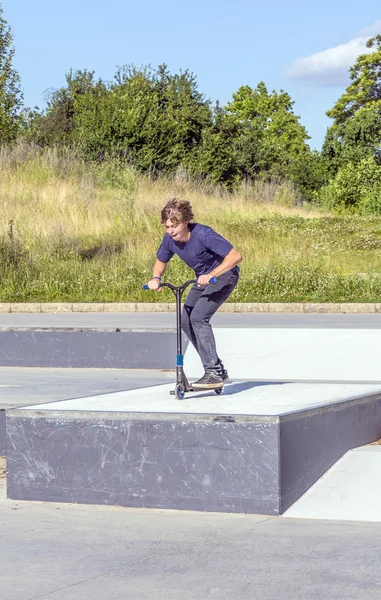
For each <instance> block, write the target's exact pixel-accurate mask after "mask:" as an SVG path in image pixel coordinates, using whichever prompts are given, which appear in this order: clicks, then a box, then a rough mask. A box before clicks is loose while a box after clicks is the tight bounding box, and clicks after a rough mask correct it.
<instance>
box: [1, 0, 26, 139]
mask: <svg viewBox="0 0 381 600" xmlns="http://www.w3.org/2000/svg"><path fill="white" fill-rule="evenodd" d="M2 15H3V9H2V7H1V5H0V142H1V143H8V142H11V141H13V140H14V139H15V138H16V136H17V132H18V127H19V122H20V111H21V107H22V102H23V96H22V93H21V90H20V78H19V75H18V74H17V72H16V71H15V69H14V68H13V66H12V60H13V56H14V53H15V49H14V47H13V45H12V42H13V35H12V32H11V29H10V27H9V25H8V24H7V22H6V21H5V20H4V19H3V16H2Z"/></svg>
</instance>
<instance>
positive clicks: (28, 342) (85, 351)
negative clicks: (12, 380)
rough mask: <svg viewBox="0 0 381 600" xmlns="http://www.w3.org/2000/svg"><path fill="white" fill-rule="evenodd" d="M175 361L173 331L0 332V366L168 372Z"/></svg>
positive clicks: (56, 330)
mask: <svg viewBox="0 0 381 600" xmlns="http://www.w3.org/2000/svg"><path fill="white" fill-rule="evenodd" d="M186 345H187V340H186V339H185V338H184V349H185V348H186ZM175 360H176V333H175V332H174V331H167V330H159V331H151V330H150V331H149V330H143V331H120V330H117V331H115V330H114V331H100V330H97V331H91V330H80V329H77V330H67V331H63V330H58V329H53V330H48V331H47V330H37V329H34V330H20V329H16V330H12V331H4V330H3V331H0V366H5V367H7V366H12V367H74V368H75V367H83V368H86V367H87V368H98V369H102V368H111V369H115V368H120V369H134V368H135V369H136V368H137V369H143V368H146V369H169V368H171V367H172V366H173V365H174V364H175Z"/></svg>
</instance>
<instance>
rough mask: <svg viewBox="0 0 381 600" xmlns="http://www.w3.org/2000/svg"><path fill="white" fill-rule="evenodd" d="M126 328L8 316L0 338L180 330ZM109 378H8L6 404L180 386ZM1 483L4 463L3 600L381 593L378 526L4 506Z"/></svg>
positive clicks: (321, 319)
mask: <svg viewBox="0 0 381 600" xmlns="http://www.w3.org/2000/svg"><path fill="white" fill-rule="evenodd" d="M46 317H47V318H46ZM105 317H106V318H105ZM122 317H123V320H121V316H120V315H113V314H110V315H97V314H96V315H94V314H93V315H85V314H81V315H16V314H14V315H12V314H10V315H6V314H3V315H0V327H2V328H4V327H33V326H39V327H61V326H64V327H87V326H88V327H94V326H95V327H120V326H124V327H147V326H148V327H158V326H161V327H170V326H172V324H173V320H174V315H173V314H162V315H155V314H150V315H147V314H145V315H139V316H138V315H136V313H135V314H134V315H130V316H128V315H127V316H126V315H123V316H122ZM130 317H131V318H130ZM137 317H138V319H141V321H139V320H137ZM215 325H218V326H219V327H232V326H234V327H248V326H250V327H309V328H311V327H319V328H320V327H324V328H330V327H335V328H362V329H365V328H380V327H381V315H236V314H234V315H230V314H223V315H222V314H221V315H216V317H215ZM101 371H102V370H98V369H91V370H83V369H16V368H12V369H9V368H1V369H0V393H1V396H0V397H1V399H2V402H3V405H4V404H5V403H6V404H7V406H9V405H13V406H17V405H20V404H24V405H25V404H26V402H25V400H26V398H28V404H32V403H37V402H39V401H48V400H60V399H65V398H73V397H78V396H84V395H90V394H97V393H105V392H110V391H118V390H121V389H131V388H132V387H143V386H145V385H155V384H157V383H164V381H168V380H170V381H171V380H173V375H174V374H173V373H155V375H154V376H153V378H152V379H147V376H148V373H147V372H145V371H141V372H136V371H133V372H131V371H130V372H126V371H124V370H104V372H101ZM5 483H6V479H5V462H4V459H0V536H1V537H0V540H1V542H0V598H1V599H4V600H40V599H44V600H45V599H46V600H92V599H95V600H129V599H131V600H148V599H149V600H160V599H163V600H164V599H165V600H179V599H181V600H205V599H207V598H216V599H217V600H245V599H250V600H252V599H253V598H255V599H256V598H257V599H258V600H275V599H276V600H277V599H278V598H281V599H282V600H304V599H306V600H341V599H342V600H344V599H345V600H352V599H353V600H369V598H375V597H376V596H378V594H379V593H380V589H381V571H380V568H379V553H380V550H381V523H356V522H340V521H313V520H302V519H282V518H277V517H267V516H256V515H236V514H221V513H219V514H217V513H198V512H186V511H184V512H179V511H162V510H145V509H129V508H122V507H112V506H110V507H106V506H87V505H70V504H55V503H46V504H45V503H37V502H16V501H12V500H7V499H6V492H5Z"/></svg>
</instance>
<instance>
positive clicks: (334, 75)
mask: <svg viewBox="0 0 381 600" xmlns="http://www.w3.org/2000/svg"><path fill="white" fill-rule="evenodd" d="M379 32H381V21H377V22H376V23H374V25H372V26H371V27H368V28H366V29H363V30H362V31H361V32H360V34H359V36H358V37H355V38H353V39H352V40H350V41H349V42H347V43H346V44H340V45H339V46H335V47H333V48H328V49H327V50H323V51H322V52H316V53H315V54H311V55H310V56H305V57H300V58H297V59H296V60H295V61H294V62H293V64H292V65H291V66H290V67H289V68H288V69H286V70H285V76H286V77H287V78H288V79H294V80H299V81H303V82H306V83H310V84H314V85H316V86H342V85H347V84H348V82H349V72H348V70H349V67H351V66H352V65H354V63H355V62H356V59H357V57H358V56H359V55H360V54H365V53H367V52H370V51H371V50H370V49H369V48H367V47H366V42H367V41H368V39H369V38H370V37H372V35H375V34H376V33H379Z"/></svg>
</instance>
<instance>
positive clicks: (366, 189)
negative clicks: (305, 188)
mask: <svg viewBox="0 0 381 600" xmlns="http://www.w3.org/2000/svg"><path fill="white" fill-rule="evenodd" d="M380 190H381V165H379V164H378V163H377V162H376V161H375V160H374V158H364V159H363V160H361V161H360V162H359V163H357V164H354V163H349V164H347V165H346V166H345V167H342V168H341V169H339V171H338V172H337V175H336V177H335V178H334V179H331V181H330V182H329V183H328V185H326V186H324V187H323V188H322V189H321V190H320V192H318V193H317V198H318V200H319V203H320V204H321V205H322V206H323V207H324V208H327V209H328V210H334V211H336V212H346V211H351V212H357V213H362V214H370V213H372V214H378V213H379V211H380V207H379V204H380V202H381V201H380Z"/></svg>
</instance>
